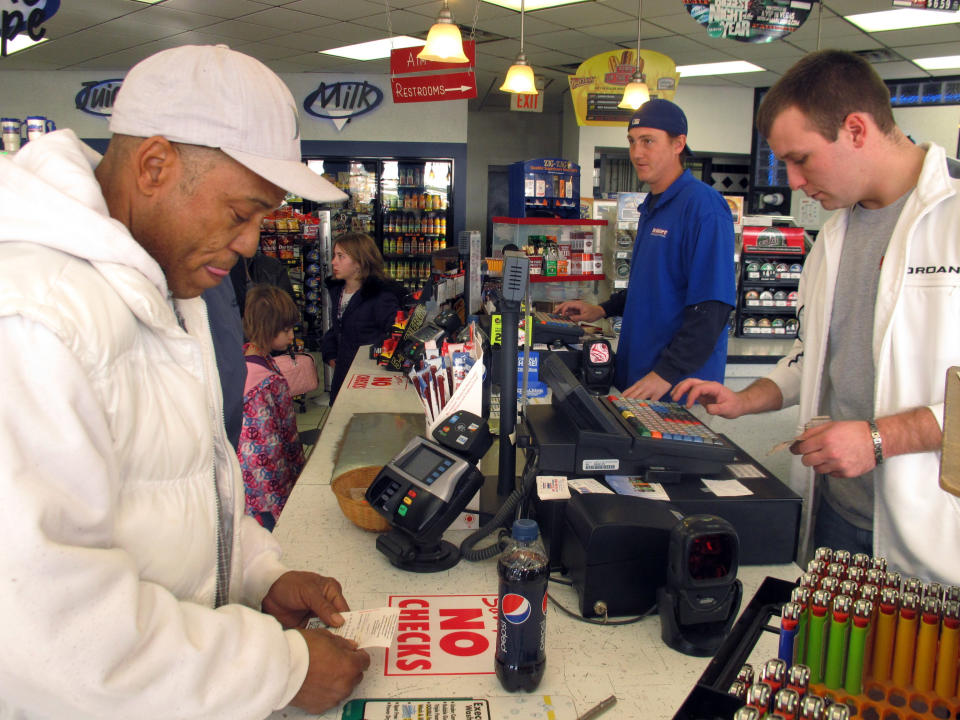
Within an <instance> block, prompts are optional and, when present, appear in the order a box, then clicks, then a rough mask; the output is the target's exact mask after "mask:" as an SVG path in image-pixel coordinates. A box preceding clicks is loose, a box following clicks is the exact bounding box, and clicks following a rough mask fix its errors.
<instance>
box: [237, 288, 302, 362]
mask: <svg viewBox="0 0 960 720" xmlns="http://www.w3.org/2000/svg"><path fill="white" fill-rule="evenodd" d="M298 322H300V311H299V310H297V306H296V305H295V304H294V302H293V299H292V298H291V297H290V296H289V295H288V294H287V293H286V292H285V291H284V290H281V289H280V288H278V287H277V286H276V285H254V286H253V287H251V288H250V289H249V290H247V299H246V303H245V304H244V309H243V334H244V335H246V336H247V340H248V341H249V342H251V343H253V344H254V345H256V346H257V347H258V348H260V349H261V350H269V349H270V345H271V343H272V342H273V339H274V338H275V337H276V336H277V335H279V334H280V333H281V332H283V331H284V330H286V329H287V328H292V327H293V326H294V325H296V324H297V323H298Z"/></svg>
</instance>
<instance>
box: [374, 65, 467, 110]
mask: <svg viewBox="0 0 960 720" xmlns="http://www.w3.org/2000/svg"><path fill="white" fill-rule="evenodd" d="M390 88H391V89H392V90H393V101H394V102H395V103H411V102H438V101H444V100H465V99H469V98H475V97H476V96H477V78H476V76H475V75H474V74H473V71H472V70H471V71H469V72H459V73H449V74H447V75H415V76H412V77H393V78H391V79H390Z"/></svg>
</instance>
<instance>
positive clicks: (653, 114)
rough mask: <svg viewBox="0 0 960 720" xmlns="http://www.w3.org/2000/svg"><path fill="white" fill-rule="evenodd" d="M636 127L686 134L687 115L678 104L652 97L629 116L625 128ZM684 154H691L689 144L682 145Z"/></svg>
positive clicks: (672, 133) (670, 133)
mask: <svg viewBox="0 0 960 720" xmlns="http://www.w3.org/2000/svg"><path fill="white" fill-rule="evenodd" d="M637 127H646V128H656V129H657V130H663V131H664V132H665V133H667V134H668V135H683V136H684V137H686V134H687V116H686V115H684V114H683V110H681V109H680V107H679V106H678V105H675V104H674V103H672V102H670V101H669V100H664V99H663V98H654V99H652V100H647V102H645V103H644V104H643V105H641V106H640V107H639V108H637V111H636V112H634V113H633V117H631V118H630V124H629V125H627V130H628V131H629V130H631V129H633V128H637ZM683 154H684V155H693V151H692V150H691V149H690V146H689V145H684V148H683Z"/></svg>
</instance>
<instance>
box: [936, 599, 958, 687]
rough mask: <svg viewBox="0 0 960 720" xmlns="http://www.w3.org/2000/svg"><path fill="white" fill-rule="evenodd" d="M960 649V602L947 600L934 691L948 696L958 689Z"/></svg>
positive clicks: (941, 626)
mask: <svg viewBox="0 0 960 720" xmlns="http://www.w3.org/2000/svg"><path fill="white" fill-rule="evenodd" d="M958 650H960V603H958V602H957V601H956V600H945V601H944V603H943V621H942V622H941V624H940V647H939V649H938V650H937V671H936V675H935V677H934V680H933V691H934V692H935V693H936V694H937V695H939V696H940V697H942V698H948V697H950V696H951V695H953V693H954V690H956V687H957V686H956V682H957V651H958Z"/></svg>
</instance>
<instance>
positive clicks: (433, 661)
mask: <svg viewBox="0 0 960 720" xmlns="http://www.w3.org/2000/svg"><path fill="white" fill-rule="evenodd" d="M497 599H498V598H497V595H496V594H493V595H391V596H390V599H389V602H388V605H390V607H398V608H400V619H399V621H398V623H397V637H396V640H394V643H393V645H391V646H390V649H389V650H387V652H386V656H385V668H384V675H491V674H493V672H494V670H493V658H494V646H495V644H496V643H495V640H496V637H497Z"/></svg>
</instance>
